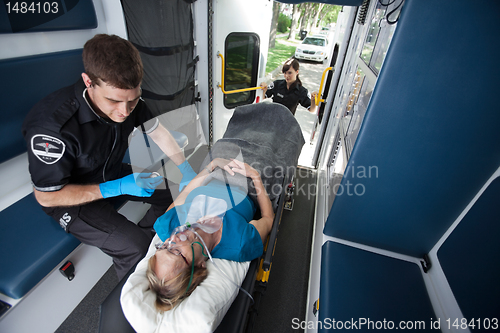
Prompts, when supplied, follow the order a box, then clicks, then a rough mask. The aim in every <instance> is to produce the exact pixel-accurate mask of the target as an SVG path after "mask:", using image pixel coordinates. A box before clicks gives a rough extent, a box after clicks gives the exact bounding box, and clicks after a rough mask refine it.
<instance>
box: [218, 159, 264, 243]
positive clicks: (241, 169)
mask: <svg viewBox="0 0 500 333" xmlns="http://www.w3.org/2000/svg"><path fill="white" fill-rule="evenodd" d="M228 166H229V167H230V168H231V171H233V173H234V172H237V173H239V174H242V175H243V176H246V177H249V178H251V179H252V182H253V184H254V186H255V191H256V193H257V202H258V203H259V207H260V213H261V218H260V219H258V220H252V221H250V223H251V224H253V225H254V226H255V228H256V229H257V231H258V232H259V234H260V237H261V239H262V243H264V244H265V243H266V238H267V235H268V234H269V232H271V229H272V227H273V221H274V211H273V206H272V204H271V200H269V196H268V195H267V192H266V189H265V188H264V184H262V178H261V177H260V175H259V172H258V171H257V170H255V169H254V168H252V167H251V166H249V165H248V164H246V163H243V162H240V161H237V160H232V161H231V163H230V164H229V165H228ZM226 170H227V168H226ZM230 173H231V172H230Z"/></svg>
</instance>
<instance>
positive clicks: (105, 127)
mask: <svg viewBox="0 0 500 333" xmlns="http://www.w3.org/2000/svg"><path fill="white" fill-rule="evenodd" d="M84 91H85V85H84V83H83V81H82V80H79V81H78V82H77V83H75V84H74V85H72V86H69V87H66V88H62V89H60V90H58V91H56V92H54V93H52V94H50V95H48V96H47V97H45V98H44V99H43V100H41V101H40V102H38V103H37V104H36V105H35V106H34V107H33V109H32V110H31V111H30V113H29V114H28V115H27V117H26V119H25V120H24V123H23V128H22V131H23V135H24V138H25V140H26V142H27V144H28V160H29V171H30V174H31V180H32V182H33V186H34V187H35V188H36V189H37V190H39V191H45V192H47V191H57V190H60V189H61V188H62V187H63V186H64V185H66V184H69V183H72V184H98V183H102V182H104V181H108V180H112V179H116V178H118V177H119V175H120V172H121V167H122V160H123V157H124V155H125V152H126V150H127V148H128V138H129V135H130V133H131V132H132V131H133V130H134V128H135V127H138V126H140V125H141V124H143V123H145V122H146V121H148V120H150V119H151V118H153V115H152V113H151V111H150V110H149V108H148V107H147V106H146V103H145V102H144V101H143V100H142V99H141V100H139V103H138V104H137V106H136V108H135V109H134V111H133V112H132V113H131V114H130V116H129V117H128V118H127V119H126V120H125V121H124V122H122V123H115V122H113V121H111V120H106V119H103V118H101V117H99V116H98V115H97V114H96V113H94V111H93V110H92V109H91V108H90V107H89V105H88V104H87V101H86V100H85V99H84V97H83V94H84Z"/></svg>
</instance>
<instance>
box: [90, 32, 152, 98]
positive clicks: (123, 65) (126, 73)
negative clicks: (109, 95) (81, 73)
mask: <svg viewBox="0 0 500 333" xmlns="http://www.w3.org/2000/svg"><path fill="white" fill-rule="evenodd" d="M82 57H83V66H84V67H85V72H86V74H87V75H88V76H89V78H90V79H91V80H92V83H95V84H97V85H99V80H101V81H103V82H105V83H107V84H109V85H111V86H113V87H115V88H119V89H133V88H135V87H137V86H138V85H140V84H141V81H142V76H143V66H142V60H141V56H140V54H139V51H138V50H137V49H136V48H135V46H134V45H132V43H131V42H129V41H128V40H126V39H123V38H121V37H119V36H116V35H107V34H97V35H95V36H94V37H93V38H92V39H89V40H88V41H87V42H86V43H85V45H84V46H83V54H82Z"/></svg>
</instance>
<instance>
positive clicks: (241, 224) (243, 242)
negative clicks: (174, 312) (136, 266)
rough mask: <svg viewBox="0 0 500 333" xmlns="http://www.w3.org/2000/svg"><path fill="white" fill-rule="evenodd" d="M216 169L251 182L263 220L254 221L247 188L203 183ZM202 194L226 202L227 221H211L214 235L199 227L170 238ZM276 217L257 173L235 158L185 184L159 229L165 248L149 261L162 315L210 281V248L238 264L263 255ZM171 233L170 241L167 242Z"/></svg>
mask: <svg viewBox="0 0 500 333" xmlns="http://www.w3.org/2000/svg"><path fill="white" fill-rule="evenodd" d="M216 168H220V169H223V170H225V171H226V172H227V173H228V174H229V176H228V177H233V176H235V174H236V173H238V174H241V175H243V176H245V177H247V178H250V179H251V181H252V184H253V186H254V189H255V192H256V194H257V204H258V206H259V208H260V218H259V219H257V220H254V219H253V216H254V213H255V211H256V207H255V203H254V201H253V200H252V199H251V198H250V197H249V196H248V195H247V193H246V191H245V190H243V189H242V188H240V187H230V186H229V185H227V184H225V183H224V182H221V181H218V180H212V181H210V182H209V183H208V184H206V185H203V184H204V181H205V179H206V178H207V177H208V176H209V174H210V173H211V172H212V171H214V170H215V169H216ZM228 190H229V195H228ZM200 195H202V196H208V197H210V198H215V199H218V200H225V201H226V203H227V206H228V209H227V211H226V212H225V214H224V216H223V218H220V217H218V216H211V217H209V219H211V220H212V222H214V221H213V220H218V221H215V224H217V222H218V226H220V227H218V228H215V229H216V231H213V230H212V232H206V231H204V230H203V228H196V230H195V231H196V233H193V232H190V233H187V234H184V233H183V235H182V236H183V237H184V238H182V239H180V234H176V235H173V234H172V235H171V233H172V231H174V230H175V228H178V227H179V226H180V225H182V224H184V223H185V222H186V221H182V220H184V218H183V217H182V216H186V215H187V212H188V211H189V210H190V208H191V207H190V206H191V204H192V203H193V200H195V198H196V197H198V196H200ZM174 208H175V209H174ZM179 216H181V218H180V219H179ZM273 219H274V212H273V208H272V204H271V201H270V199H269V196H268V195H267V192H266V189H265V187H264V185H263V183H262V179H261V176H260V174H259V172H258V171H257V170H255V169H254V168H253V167H251V166H250V165H248V164H247V163H243V162H241V161H238V160H235V159H233V160H231V161H229V160H226V159H222V158H216V159H214V160H213V161H211V162H210V163H209V164H208V165H207V166H206V167H205V168H204V169H203V170H202V171H201V172H200V173H199V174H198V175H197V176H196V177H195V178H194V179H193V180H192V181H191V182H190V183H189V184H188V185H187V186H186V188H185V189H184V190H183V191H182V192H181V193H180V195H179V196H178V197H177V199H176V200H175V201H174V203H173V204H172V205H171V206H170V207H169V209H168V210H167V212H166V213H165V214H164V215H163V216H161V217H160V218H158V220H157V221H156V223H155V225H154V228H155V230H156V232H157V233H158V236H159V237H160V239H161V240H163V241H164V244H165V245H163V246H161V247H159V249H158V250H157V252H156V253H155V255H153V256H152V257H151V258H150V259H149V263H148V271H147V277H148V279H149V284H150V288H151V289H152V290H153V291H154V292H155V293H156V295H157V297H156V303H155V305H156V307H157V309H158V310H160V311H168V310H170V309H172V308H173V307H175V306H176V305H177V304H178V303H179V302H181V301H182V300H183V299H184V298H186V297H188V296H189V295H190V294H191V293H192V292H193V290H194V289H195V288H196V287H197V286H198V285H199V284H200V283H201V282H202V281H203V280H204V279H205V278H206V276H207V274H208V272H207V269H206V267H205V261H206V260H207V255H208V253H206V252H207V250H208V251H209V252H210V254H211V255H212V257H214V258H220V259H228V260H234V261H239V262H243V261H249V260H252V259H255V258H257V257H259V256H260V255H261V254H262V252H263V244H264V242H265V239H266V237H267V235H268V233H269V232H270V230H271V228H272V224H273ZM201 223H203V222H201ZM212 224H213V223H212ZM167 235H171V237H169V238H167V237H166V236H167ZM199 238H201V239H199Z"/></svg>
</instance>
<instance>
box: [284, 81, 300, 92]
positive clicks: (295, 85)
mask: <svg viewBox="0 0 500 333" xmlns="http://www.w3.org/2000/svg"><path fill="white" fill-rule="evenodd" d="M281 82H282V84H283V87H284V88H285V89H287V87H286V80H285V79H283V80H281ZM287 90H288V89H287ZM291 90H299V84H298V82H297V81H295V82H294V84H293V85H292V89H291ZM291 90H289V91H291Z"/></svg>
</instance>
